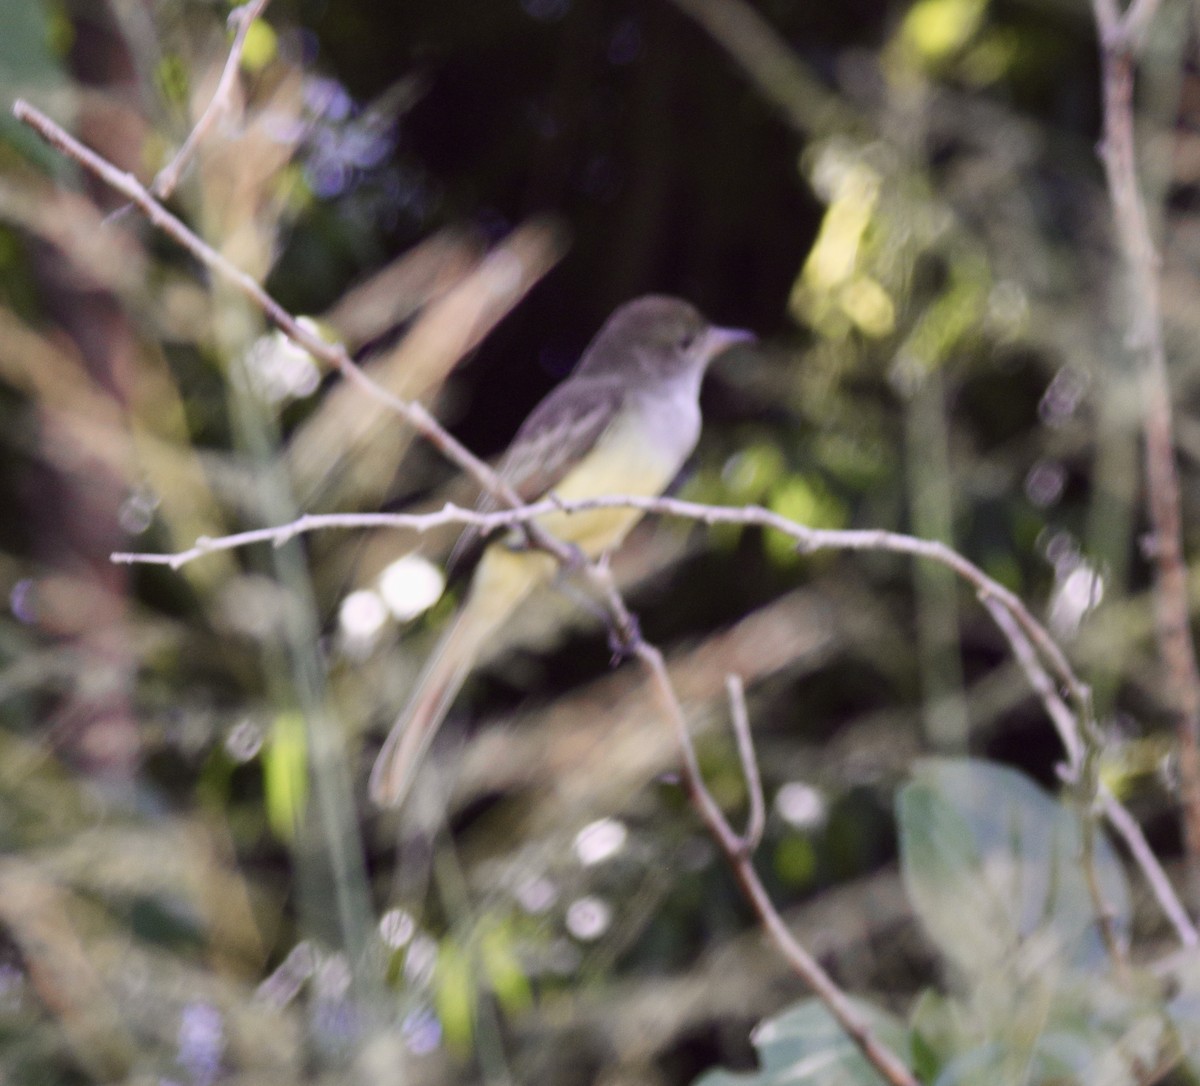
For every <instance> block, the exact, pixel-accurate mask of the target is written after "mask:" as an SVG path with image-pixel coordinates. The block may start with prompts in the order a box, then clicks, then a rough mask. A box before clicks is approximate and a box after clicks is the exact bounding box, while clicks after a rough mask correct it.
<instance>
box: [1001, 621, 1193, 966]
mask: <svg viewBox="0 0 1200 1086" xmlns="http://www.w3.org/2000/svg"><path fill="white" fill-rule="evenodd" d="M986 606H987V607H988V610H989V611H990V612H991V613H992V618H993V620H994V621H995V622H996V625H997V626H999V627H1000V628H1001V629H1002V630H1005V632H1006V634H1007V636H1008V641H1009V644H1010V645H1012V647H1013V655H1014V656H1015V657H1016V660H1017V663H1018V664H1019V665H1020V667H1021V670H1022V671H1024V673H1025V677H1026V679H1027V680H1028V681H1029V685H1030V686H1031V687H1032V688H1033V690H1034V692H1035V693H1036V694H1037V695H1038V697H1039V698H1041V701H1042V705H1043V707H1044V708H1045V710H1046V715H1047V716H1049V717H1050V719H1051V721H1053V723H1054V726H1055V728H1056V730H1057V731H1058V734H1059V738H1060V740H1061V741H1062V744H1063V747H1064V748H1065V749H1066V751H1067V763H1066V764H1065V765H1064V766H1062V767H1061V768H1060V773H1059V775H1060V777H1061V778H1062V779H1063V780H1064V781H1065V782H1066V783H1068V784H1077V783H1078V781H1079V779H1080V775H1081V774H1082V772H1083V759H1084V757H1085V754H1084V748H1085V745H1086V743H1094V742H1097V741H1098V737H1096V736H1091V737H1090V738H1088V739H1087V740H1086V741H1085V738H1084V737H1082V736H1081V735H1080V734H1079V728H1078V723H1077V720H1076V717H1075V715H1074V714H1073V713H1072V712H1071V710H1070V709H1068V708H1067V706H1066V703H1065V702H1064V701H1063V700H1062V698H1061V697H1060V696H1059V694H1058V691H1057V690H1056V689H1055V687H1054V683H1053V682H1051V680H1050V676H1049V675H1047V674H1046V670H1045V668H1044V667H1042V664H1041V661H1040V660H1039V659H1038V658H1037V654H1036V653H1034V651H1033V647H1032V646H1031V645H1030V644H1029V642H1028V640H1027V639H1026V638H1025V636H1024V635H1023V634H1022V632H1021V631H1020V630H1019V629H1017V628H1015V626H1014V625H1013V623H1012V618H1011V616H1010V615H1008V614H1007V613H1005V612H1004V611H1003V609H1002V608H1000V607H998V606H997V605H996V604H995V603H994V602H992V601H988V602H987V604H986ZM1010 627H1011V628H1010ZM1094 792H1095V798H1096V802H1097V804H1098V806H1099V809H1100V811H1101V813H1102V814H1103V815H1104V817H1105V819H1106V820H1107V821H1108V823H1109V825H1110V826H1112V828H1113V829H1114V830H1116V832H1117V833H1118V834H1120V836H1121V838H1122V840H1124V842H1125V845H1126V847H1127V848H1128V849H1129V852H1130V854H1131V855H1132V857H1133V860H1134V863H1135V864H1136V865H1137V867H1138V868H1139V869H1140V870H1141V872H1142V874H1143V875H1144V876H1145V878H1146V882H1147V883H1149V884H1150V890H1151V892H1152V893H1153V894H1154V897H1155V899H1156V900H1157V901H1158V904H1159V908H1161V909H1162V911H1163V913H1164V914H1165V915H1166V917H1167V919H1168V920H1169V921H1170V922H1171V925H1172V926H1173V927H1174V928H1175V934H1176V935H1177V936H1178V938H1179V941H1180V942H1181V943H1182V944H1183V945H1184V946H1185V947H1192V946H1196V945H1197V943H1198V942H1200V935H1198V933H1197V931H1196V926H1195V925H1194V924H1193V923H1192V921H1191V918H1190V917H1189V916H1188V914H1187V910H1186V909H1184V907H1183V904H1182V903H1181V902H1180V900H1179V897H1178V895H1177V894H1176V893H1175V889H1174V887H1172V885H1171V880H1170V879H1169V878H1167V873H1166V872H1165V871H1164V870H1163V867H1162V864H1160V863H1159V862H1158V857H1157V856H1155V855H1154V851H1153V850H1152V849H1151V848H1150V844H1149V842H1148V841H1147V840H1146V837H1145V834H1143V833H1142V828H1141V826H1139V825H1138V823H1137V820H1136V819H1135V818H1134V817H1133V815H1131V814H1130V813H1129V811H1128V810H1127V809H1126V808H1125V806H1124V804H1122V803H1121V801H1120V800H1119V799H1117V798H1116V796H1114V795H1113V794H1112V792H1111V791H1110V790H1109V788H1108V786H1107V785H1106V784H1105V783H1104V782H1103V781H1101V780H1098V779H1097V780H1096V782H1095V787H1094Z"/></svg>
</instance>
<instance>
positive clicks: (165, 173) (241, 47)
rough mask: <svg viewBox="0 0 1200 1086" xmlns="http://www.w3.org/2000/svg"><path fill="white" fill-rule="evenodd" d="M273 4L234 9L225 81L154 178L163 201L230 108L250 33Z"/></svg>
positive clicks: (260, 0)
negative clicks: (210, 130) (218, 119)
mask: <svg viewBox="0 0 1200 1086" xmlns="http://www.w3.org/2000/svg"><path fill="white" fill-rule="evenodd" d="M270 2H271V0H249V2H248V3H246V4H243V5H242V6H241V7H240V8H234V9H233V11H231V12H230V13H229V25H230V26H232V27H233V28H234V34H233V42H232V43H231V45H230V47H229V56H228V58H226V61H225V67H224V69H222V71H221V78H220V79H219V80H218V81H217V89H216V90H215V91H214V92H213V96H212V98H211V100H210V101H209V103H208V105H207V106H206V107H205V110H204V112H203V113H202V114H201V115H200V119H199V120H198V121H197V122H196V124H195V126H194V127H193V128H192V130H191V132H189V133H188V137H187V139H186V140H184V143H183V146H182V147H180V148H179V150H178V151H177V152H176V153H175V157H174V158H172V159H171V161H170V162H168V163H167V164H166V165H165V166H164V167H163V168H162V169H161V170H159V171H158V175H157V176H156V177H155V178H154V183H153V184H152V185H151V186H150V191H151V192H152V193H153V194H154V195H155V196H157V197H159V199H162V200H165V199H166V198H167V197H168V196H170V195H171V193H172V192H174V191H175V186H176V185H178V184H179V179H180V177H182V176H183V171H184V169H185V168H186V167H187V164H188V163H189V162H190V161H191V160H192V156H193V155H195V153H196V150H197V148H198V147H199V146H200V143H201V142H202V141H203V139H204V137H205V136H207V135H208V131H209V129H210V128H212V126H213V125H214V124H215V123H216V121H217V118H218V117H220V115H221V114H222V113H223V112H224V111H225V110H226V109H228V108H229V98H230V95H231V94H232V93H233V88H234V82H235V80H236V79H237V74H238V69H239V68H240V67H241V64H242V53H243V52H244V51H245V48H246V35H247V34H248V33H249V32H250V25H251V24H252V23H253V22H254V20H255V19H261V18H262V14H263V12H264V11H265V10H266V7H267V5H268V4H269V3H270Z"/></svg>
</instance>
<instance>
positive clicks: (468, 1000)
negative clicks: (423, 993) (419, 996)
mask: <svg viewBox="0 0 1200 1086" xmlns="http://www.w3.org/2000/svg"><path fill="white" fill-rule="evenodd" d="M476 994H477V993H476V988H475V977H474V972H473V970H472V968H471V960H470V958H469V956H468V955H467V954H466V953H465V952H464V951H463V949H462V948H461V947H460V946H459V945H458V944H457V943H455V942H454V941H453V940H451V939H445V940H443V941H442V944H441V946H440V947H439V948H438V963H437V973H436V991H435V994H434V1006H435V1007H436V1008H437V1015H438V1019H439V1021H440V1022H441V1023H442V1032H443V1033H444V1034H445V1037H446V1041H447V1042H448V1043H449V1044H450V1045H451V1046H452V1047H454V1048H457V1049H460V1050H462V1049H466V1048H467V1047H468V1046H469V1045H470V1043H471V1038H472V1037H473V1036H474V1033H475V998H476Z"/></svg>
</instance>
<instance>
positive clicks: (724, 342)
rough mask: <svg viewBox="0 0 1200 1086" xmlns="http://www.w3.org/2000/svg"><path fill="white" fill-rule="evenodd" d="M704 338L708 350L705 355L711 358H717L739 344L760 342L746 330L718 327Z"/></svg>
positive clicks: (714, 327) (712, 329) (709, 331)
mask: <svg viewBox="0 0 1200 1086" xmlns="http://www.w3.org/2000/svg"><path fill="white" fill-rule="evenodd" d="M704 338H705V347H706V348H707V350H706V352H705V353H706V354H707V355H708V357H709V358H716V357H717V355H719V354H724V353H725V352H726V351H728V350H729V349H730V348H732V347H737V346H738V345H739V344H743V343H757V342H758V336H756V335H755V334H754V333H753V332H747V331H746V330H745V329H744V328H719V327H717V326H716V325H713V327H711V328H710V329H709V330H708V332H707V334H706V335H705V337H704Z"/></svg>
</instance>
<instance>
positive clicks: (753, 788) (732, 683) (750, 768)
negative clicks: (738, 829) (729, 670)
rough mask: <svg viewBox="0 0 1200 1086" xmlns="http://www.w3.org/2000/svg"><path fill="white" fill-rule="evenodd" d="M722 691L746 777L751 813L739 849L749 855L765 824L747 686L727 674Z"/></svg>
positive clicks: (764, 807) (760, 779) (760, 776)
mask: <svg viewBox="0 0 1200 1086" xmlns="http://www.w3.org/2000/svg"><path fill="white" fill-rule="evenodd" d="M725 691H726V693H727V694H728V695H729V716H730V719H731V720H732V721H733V734H734V737H735V738H736V739H737V750H738V760H739V761H740V762H741V763H742V774H743V775H744V776H745V778H746V791H747V792H748V793H749V805H750V815H749V817H748V818H747V819H746V831H745V833H743V834H742V851H743V852H744V853H745V854H746V855H747V856H752V855H753V854H754V853H755V852H756V851H757V850H758V846H759V845H760V844H762V837H763V830H764V829H765V828H766V825H767V804H766V801H765V799H764V798H763V787H762V775H761V774H760V773H759V771H758V758H757V756H756V755H755V753H754V737H753V735H751V733H750V714H749V713H748V712H747V711H746V688H745V686H744V685H743V683H742V680H741V676H739V675H726V676H725Z"/></svg>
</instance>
